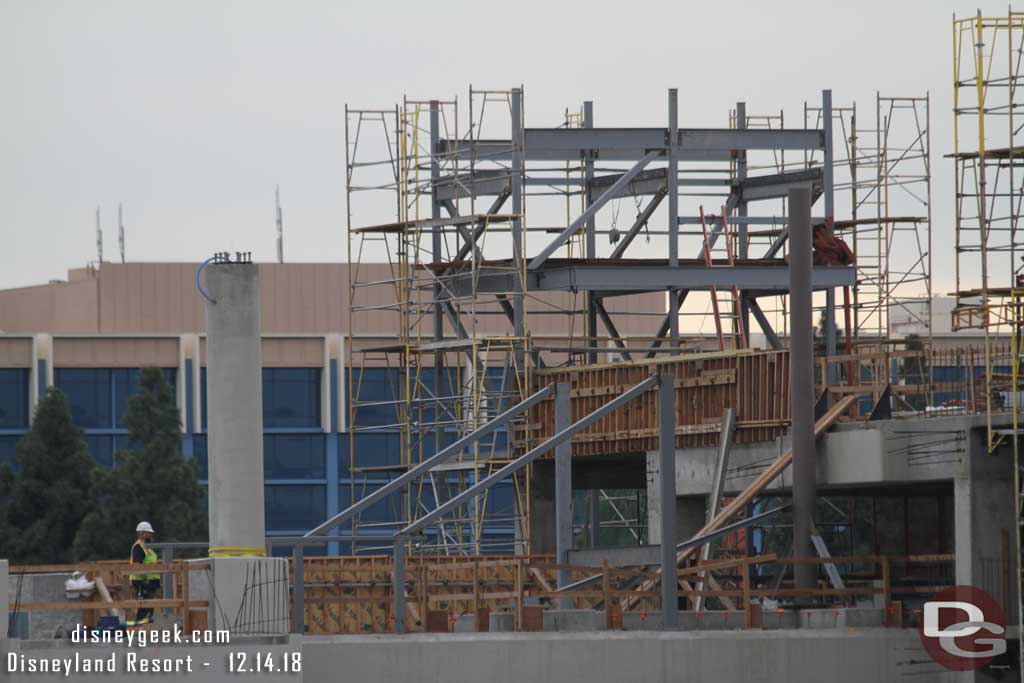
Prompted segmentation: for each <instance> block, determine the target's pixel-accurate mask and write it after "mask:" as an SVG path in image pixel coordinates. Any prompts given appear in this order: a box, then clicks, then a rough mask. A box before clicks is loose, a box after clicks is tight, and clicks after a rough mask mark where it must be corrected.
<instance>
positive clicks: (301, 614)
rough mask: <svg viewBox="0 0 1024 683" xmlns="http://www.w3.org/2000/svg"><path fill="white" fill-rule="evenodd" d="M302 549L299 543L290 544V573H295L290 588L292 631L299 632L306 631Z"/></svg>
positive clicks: (303, 549)
mask: <svg viewBox="0 0 1024 683" xmlns="http://www.w3.org/2000/svg"><path fill="white" fill-rule="evenodd" d="M304 551H305V548H304V547H303V545H302V544H301V543H296V544H295V545H293V546H292V573H293V574H294V575H295V579H294V585H293V589H292V632H293V633H299V634H301V633H305V632H306V586H305V583H304V582H305V578H306V577H305V572H304V571H303V567H304V562H303V557H302V555H303V552H304Z"/></svg>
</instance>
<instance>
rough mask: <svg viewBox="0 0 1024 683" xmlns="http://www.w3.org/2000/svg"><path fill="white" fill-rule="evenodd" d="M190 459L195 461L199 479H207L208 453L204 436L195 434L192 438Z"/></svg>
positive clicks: (208, 468)
mask: <svg viewBox="0 0 1024 683" xmlns="http://www.w3.org/2000/svg"><path fill="white" fill-rule="evenodd" d="M192 457H193V458H195V459H196V465H197V466H198V467H199V478H200V479H209V478H210V463H209V460H208V457H209V453H208V451H207V444H206V434H196V435H195V436H193V437H192Z"/></svg>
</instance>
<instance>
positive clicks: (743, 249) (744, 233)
mask: <svg viewBox="0 0 1024 683" xmlns="http://www.w3.org/2000/svg"><path fill="white" fill-rule="evenodd" d="M736 128H737V129H738V130H746V128H747V103H746V102H737V103H736ZM746 179H747V150H745V149H742V150H739V156H738V157H737V159H736V180H737V181H738V182H740V183H743V182H744V181H745V180H746ZM747 214H748V205H747V200H746V199H743V198H742V197H741V198H740V200H739V202H737V204H736V215H738V216H740V217H741V218H746V217H747ZM737 223H738V225H737V227H736V236H737V240H736V257H737V258H741V259H745V258H747V257H748V256H750V237H749V235H748V232H749V228H748V226H747V221H745V220H741V221H737ZM736 314H737V315H738V316H740V319H741V320H742V321H743V329H744V330H746V334H747V346H748V347H749V346H750V302H749V300H748V299H747V297H746V296H745V292H740V310H738V311H736ZM733 333H734V334H736V335H737V338H739V330H737V329H736V323H735V321H734V322H733Z"/></svg>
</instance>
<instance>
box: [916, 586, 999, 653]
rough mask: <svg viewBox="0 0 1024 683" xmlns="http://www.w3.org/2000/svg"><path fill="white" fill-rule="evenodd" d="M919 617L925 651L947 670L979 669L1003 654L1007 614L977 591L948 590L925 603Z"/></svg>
mask: <svg viewBox="0 0 1024 683" xmlns="http://www.w3.org/2000/svg"><path fill="white" fill-rule="evenodd" d="M921 617H922V618H921V625H920V634H921V642H922V643H923V644H924V649H925V650H927V652H928V654H929V655H931V657H932V659H934V660H935V661H936V662H938V663H939V664H941V665H942V666H944V667H946V668H947V669H950V670H952V671H971V670H973V669H980V668H981V667H983V666H985V665H986V664H988V663H989V662H991V661H992V660H993V659H994V658H995V657H997V656H999V655H1001V654H1003V653H1004V652H1006V615H1005V614H1003V608H1002V607H1000V606H999V603H998V602H996V601H995V599H994V598H993V597H992V596H991V595H989V594H988V593H986V592H985V591H983V590H981V589H979V588H975V587H974V586H953V587H952V588H947V589H945V590H943V591H941V592H939V593H937V594H936V595H935V597H933V598H932V599H931V600H929V601H928V602H926V603H924V609H923V610H922V615H921Z"/></svg>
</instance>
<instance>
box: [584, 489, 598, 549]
mask: <svg viewBox="0 0 1024 683" xmlns="http://www.w3.org/2000/svg"><path fill="white" fill-rule="evenodd" d="M587 520H588V522H587V523H588V524H589V525H590V531H589V533H588V541H589V542H590V547H591V548H596V547H597V541H598V536H600V535H601V489H590V490H588V491H587Z"/></svg>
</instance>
